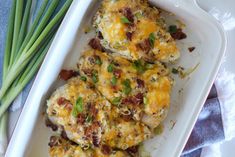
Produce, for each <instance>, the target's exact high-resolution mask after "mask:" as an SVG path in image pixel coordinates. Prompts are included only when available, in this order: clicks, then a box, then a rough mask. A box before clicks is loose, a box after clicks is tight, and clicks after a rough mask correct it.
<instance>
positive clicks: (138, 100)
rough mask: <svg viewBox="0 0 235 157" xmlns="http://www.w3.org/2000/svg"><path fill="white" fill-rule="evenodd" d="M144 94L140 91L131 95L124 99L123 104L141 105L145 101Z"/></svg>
mask: <svg viewBox="0 0 235 157" xmlns="http://www.w3.org/2000/svg"><path fill="white" fill-rule="evenodd" d="M143 97H144V96H143V94H142V93H138V94H136V95H135V96H129V97H126V98H124V99H122V104H132V105H140V104H142V103H143Z"/></svg>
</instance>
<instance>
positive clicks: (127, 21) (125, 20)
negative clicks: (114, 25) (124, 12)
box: [121, 16, 131, 24]
mask: <svg viewBox="0 0 235 157" xmlns="http://www.w3.org/2000/svg"><path fill="white" fill-rule="evenodd" d="M121 22H122V23H124V24H131V21H129V20H128V18H127V17H125V16H122V17H121Z"/></svg>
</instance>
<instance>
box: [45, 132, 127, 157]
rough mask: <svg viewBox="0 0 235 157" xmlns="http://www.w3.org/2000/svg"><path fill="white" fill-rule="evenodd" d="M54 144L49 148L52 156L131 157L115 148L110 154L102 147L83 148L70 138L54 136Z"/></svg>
mask: <svg viewBox="0 0 235 157" xmlns="http://www.w3.org/2000/svg"><path fill="white" fill-rule="evenodd" d="M53 138H54V140H57V141H53V142H57V143H54V145H53V146H51V147H50V148H49V155H50V157H129V155H128V154H127V153H126V152H125V151H120V150H115V151H112V152H110V154H108V155H107V154H104V153H103V152H102V151H101V149H100V148H95V149H93V150H91V149H89V150H83V149H82V148H81V147H80V146H79V145H76V144H74V143H72V142H70V141H69V140H65V139H63V138H61V137H57V136H54V137H53Z"/></svg>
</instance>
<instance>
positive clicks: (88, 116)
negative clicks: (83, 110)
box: [86, 115, 92, 123]
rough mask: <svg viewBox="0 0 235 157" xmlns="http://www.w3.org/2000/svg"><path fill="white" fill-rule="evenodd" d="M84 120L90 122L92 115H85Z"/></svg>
mask: <svg viewBox="0 0 235 157" xmlns="http://www.w3.org/2000/svg"><path fill="white" fill-rule="evenodd" d="M86 122H87V123H90V122H92V117H91V116H90V115H87V117H86Z"/></svg>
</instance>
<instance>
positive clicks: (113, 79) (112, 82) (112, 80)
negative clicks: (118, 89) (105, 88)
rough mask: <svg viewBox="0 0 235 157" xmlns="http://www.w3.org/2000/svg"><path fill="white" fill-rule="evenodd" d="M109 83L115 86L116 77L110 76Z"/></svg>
mask: <svg viewBox="0 0 235 157" xmlns="http://www.w3.org/2000/svg"><path fill="white" fill-rule="evenodd" d="M111 84H112V85H113V86H115V85H116V84H117V78H116V77H115V76H113V77H112V79H111Z"/></svg>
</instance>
